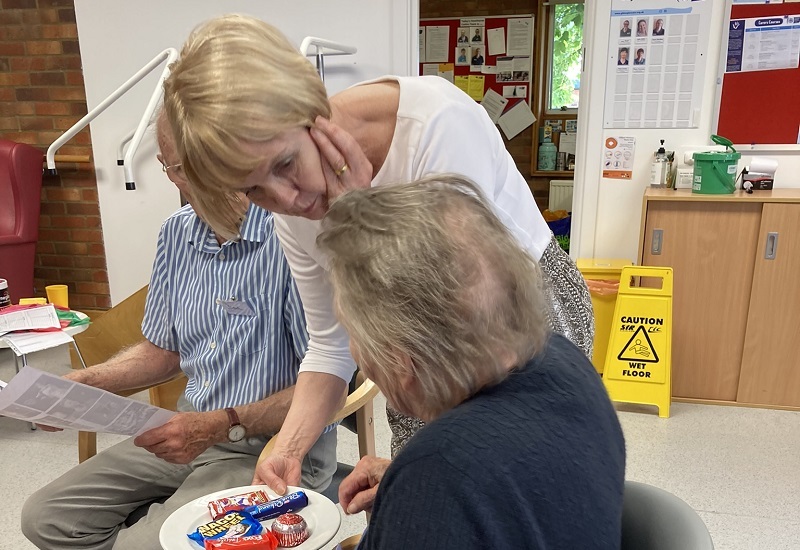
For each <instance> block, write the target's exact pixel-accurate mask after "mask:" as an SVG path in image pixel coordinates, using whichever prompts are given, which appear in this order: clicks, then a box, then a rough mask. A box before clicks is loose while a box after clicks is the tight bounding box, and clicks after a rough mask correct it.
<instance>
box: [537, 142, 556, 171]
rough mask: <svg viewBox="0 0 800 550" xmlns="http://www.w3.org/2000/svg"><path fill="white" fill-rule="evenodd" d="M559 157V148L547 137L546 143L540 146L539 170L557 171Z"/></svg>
mask: <svg viewBox="0 0 800 550" xmlns="http://www.w3.org/2000/svg"><path fill="white" fill-rule="evenodd" d="M557 157H558V148H557V147H556V144H555V143H553V142H552V141H550V138H549V137H547V136H545V138H544V143H542V144H541V145H540V146H539V159H538V166H539V170H555V169H556V158H557Z"/></svg>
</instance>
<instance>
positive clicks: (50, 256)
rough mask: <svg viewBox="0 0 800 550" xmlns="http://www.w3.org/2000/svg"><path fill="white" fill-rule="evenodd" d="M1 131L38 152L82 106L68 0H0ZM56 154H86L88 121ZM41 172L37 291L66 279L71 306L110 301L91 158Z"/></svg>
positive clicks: (79, 114) (89, 306) (75, 37)
mask: <svg viewBox="0 0 800 550" xmlns="http://www.w3.org/2000/svg"><path fill="white" fill-rule="evenodd" d="M0 6H2V9H1V10H0V135H2V136H3V137H4V138H6V139H10V140H13V141H17V142H22V143H28V144H30V145H33V146H35V147H38V148H39V149H41V150H42V151H43V152H44V151H46V150H47V147H48V146H49V145H50V143H52V142H53V141H54V140H55V139H56V138H57V137H58V136H59V135H61V134H62V133H63V132H64V130H66V129H67V128H69V127H70V126H72V124H74V123H75V122H77V121H78V120H79V119H80V118H81V117H82V116H83V115H85V114H86V94H85V91H84V88H83V73H82V71H81V58H80V50H79V47H78V30H77V27H76V24H75V7H74V3H73V0H0ZM58 153H59V154H60V155H80V156H89V155H91V139H90V134H89V128H88V127H87V128H86V129H85V130H83V131H82V132H80V133H79V134H78V135H76V136H75V137H74V138H72V140H70V141H69V142H68V143H67V144H66V145H65V146H63V147H62V148H61V149H60V150H59V152H58ZM57 168H58V176H48V175H45V176H44V180H43V186H42V213H41V218H40V223H39V244H38V246H37V249H36V267H35V274H34V276H35V280H34V283H35V285H36V293H37V295H39V296H44V287H45V285H48V284H53V283H63V284H67V285H68V286H69V298H70V306H72V307H73V308H75V309H105V308H108V307H110V305H111V304H110V297H109V290H108V273H107V270H106V258H105V249H104V247H103V232H102V227H101V224H100V208H99V205H98V200H97V181H96V177H95V172H94V165H93V164H91V163H86V164H84V163H61V162H60V163H58V164H57Z"/></svg>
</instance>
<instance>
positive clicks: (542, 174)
mask: <svg viewBox="0 0 800 550" xmlns="http://www.w3.org/2000/svg"><path fill="white" fill-rule="evenodd" d="M531 176H532V177H534V178H546V177H550V176H555V177H556V178H571V177H573V176H575V171H574V170H534V171H532V172H531Z"/></svg>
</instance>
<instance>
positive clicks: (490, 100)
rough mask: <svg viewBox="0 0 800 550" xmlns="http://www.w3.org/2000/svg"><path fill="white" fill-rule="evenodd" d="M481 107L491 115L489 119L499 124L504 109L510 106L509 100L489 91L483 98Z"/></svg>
mask: <svg viewBox="0 0 800 550" xmlns="http://www.w3.org/2000/svg"><path fill="white" fill-rule="evenodd" d="M481 105H482V106H483V108H484V109H486V112H487V113H489V118H491V119H492V122H494V123H495V124H497V119H499V118H500V115H502V114H503V109H505V108H506V105H508V100H507V99H506V98H504V97H503V96H501V95H500V94H498V93H497V92H495V91H494V90H488V91H487V92H486V95H485V96H483V101H481Z"/></svg>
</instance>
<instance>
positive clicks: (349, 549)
mask: <svg viewBox="0 0 800 550" xmlns="http://www.w3.org/2000/svg"><path fill="white" fill-rule="evenodd" d="M359 542H361V535H352V536H349V537H347V538H346V539H344V540H343V541H342V542H340V543H339V546H340V547H341V548H342V550H356V548H358V543H359Z"/></svg>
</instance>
